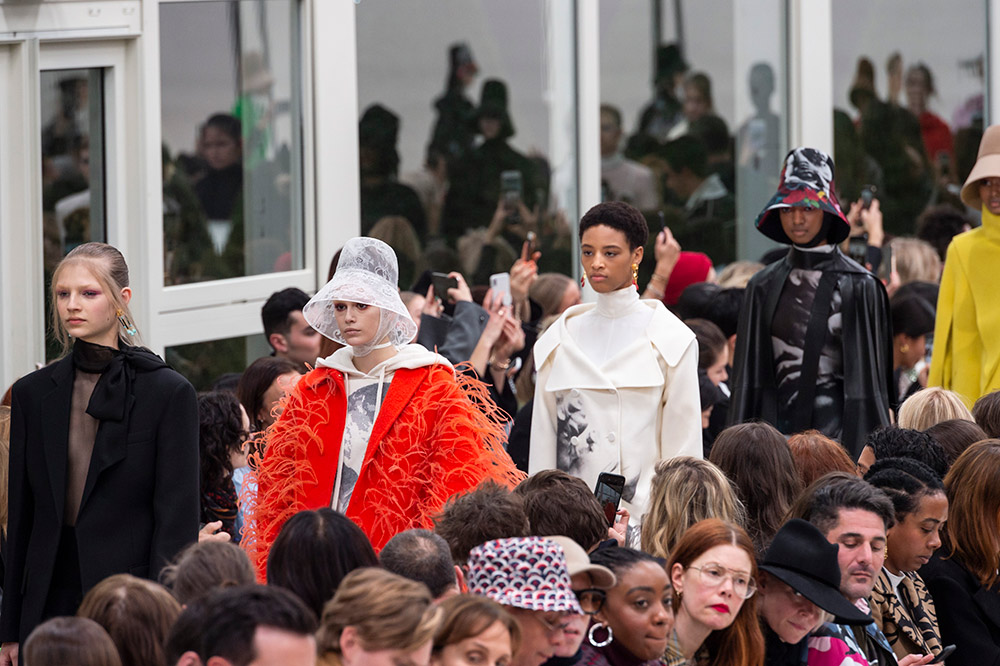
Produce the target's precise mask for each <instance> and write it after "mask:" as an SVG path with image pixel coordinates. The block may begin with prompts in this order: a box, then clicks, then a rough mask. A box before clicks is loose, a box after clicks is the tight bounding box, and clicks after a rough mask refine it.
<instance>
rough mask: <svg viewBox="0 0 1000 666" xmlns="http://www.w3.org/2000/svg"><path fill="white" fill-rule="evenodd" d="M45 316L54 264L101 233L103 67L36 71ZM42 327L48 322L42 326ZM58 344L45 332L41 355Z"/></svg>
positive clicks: (52, 352) (51, 353) (51, 354)
mask: <svg viewBox="0 0 1000 666" xmlns="http://www.w3.org/2000/svg"><path fill="white" fill-rule="evenodd" d="M39 83H40V93H41V100H40V113H41V120H42V135H41V149H42V234H43V243H44V244H43V248H44V249H43V253H44V275H43V279H44V282H45V294H46V300H45V317H46V318H45V321H46V324H48V322H49V321H50V316H51V314H50V313H51V308H52V303H51V298H50V294H51V290H50V288H49V283H50V281H51V278H52V271H53V269H55V267H56V264H58V263H59V261H60V260H61V259H62V258H63V257H64V256H66V253H67V252H69V251H70V250H72V249H73V248H74V247H76V246H77V245H81V244H83V243H88V242H90V241H104V240H105V239H106V237H107V232H106V219H105V218H106V216H105V205H104V198H105V192H106V190H105V187H104V70H103V69H100V68H91V69H62V70H52V71H43V72H41V73H40V78H39ZM46 328H47V329H48V326H47V327H46ZM61 351H62V350H61V349H60V348H59V346H58V344H57V343H56V341H55V339H54V338H53V337H52V336H51V331H49V334H48V335H47V337H46V342H45V358H46V360H52V359H53V358H57V357H58V356H59V354H60V353H61Z"/></svg>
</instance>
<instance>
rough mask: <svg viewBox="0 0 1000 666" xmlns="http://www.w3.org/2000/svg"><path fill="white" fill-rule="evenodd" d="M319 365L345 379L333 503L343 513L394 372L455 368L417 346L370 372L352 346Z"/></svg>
mask: <svg viewBox="0 0 1000 666" xmlns="http://www.w3.org/2000/svg"><path fill="white" fill-rule="evenodd" d="M316 365H317V366H322V367H326V368H331V369H333V370H336V371H338V372H340V373H341V374H342V375H343V376H344V388H345V390H346V392H347V415H346V418H345V420H344V437H343V441H342V443H341V447H340V462H339V464H338V471H337V480H336V482H335V483H334V487H333V497H332V498H331V502H330V506H331V508H333V509H334V510H336V511H340V512H344V511H346V510H347V506H348V504H350V501H351V493H352V492H353V491H354V485H355V484H356V483H357V480H358V472H359V470H360V469H361V463H362V462H363V461H364V459H365V453H366V451H367V449H368V440H369V438H370V437H371V433H372V429H373V428H374V427H375V421H376V419H377V418H378V414H379V411H380V410H381V407H382V400H383V398H384V397H385V394H386V393H387V392H388V390H389V386H390V384H391V383H392V377H393V375H394V374H395V372H396V371H397V370H400V369H407V370H414V369H416V368H423V367H426V366H429V365H443V366H445V367H447V368H449V369H451V370H452V372H454V368H453V367H452V365H451V363H450V362H449V361H448V359H446V358H445V357H444V356H441V355H440V354H436V353H434V352H432V351H428V350H427V348H425V347H423V346H421V345H417V344H410V345H406V346H405V347H402V348H401V349H400V350H399V353H397V354H396V355H394V356H392V357H391V358H388V359H386V360H385V361H383V362H382V363H379V364H378V365H376V366H375V367H374V368H372V369H371V370H370V371H369V372H367V373H365V372H362V371H360V370H358V369H357V367H356V366H355V365H354V353H353V350H352V349H351V348H350V347H343V348H341V349H338V350H337V351H335V352H334V353H333V354H331V355H329V356H327V357H326V358H321V359H318V360H317V361H316Z"/></svg>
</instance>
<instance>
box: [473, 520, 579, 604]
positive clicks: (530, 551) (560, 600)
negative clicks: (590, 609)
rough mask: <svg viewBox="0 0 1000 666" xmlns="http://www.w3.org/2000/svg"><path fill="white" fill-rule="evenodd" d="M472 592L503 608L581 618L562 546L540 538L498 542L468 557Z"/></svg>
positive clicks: (490, 542)
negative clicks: (573, 614) (576, 615)
mask: <svg viewBox="0 0 1000 666" xmlns="http://www.w3.org/2000/svg"><path fill="white" fill-rule="evenodd" d="M468 582H469V592H471V593H472V594H476V595H479V596H481V597H488V598H490V599H492V600H493V601H496V602H497V603H499V604H502V605H504V606H513V607H514V608H524V609H526V610H533V611H556V612H562V613H575V614H582V613H583V609H582V608H580V602H579V601H577V599H576V595H575V594H573V590H572V588H571V587H570V580H569V570H568V568H567V566H566V555H565V553H564V551H563V549H562V546H560V545H559V544H557V543H556V542H554V541H551V540H549V539H543V538H541V537H518V538H514V539H497V540H496V541H487V542H486V543H484V544H483V545H481V546H477V547H475V548H473V549H472V552H471V553H469V573H468Z"/></svg>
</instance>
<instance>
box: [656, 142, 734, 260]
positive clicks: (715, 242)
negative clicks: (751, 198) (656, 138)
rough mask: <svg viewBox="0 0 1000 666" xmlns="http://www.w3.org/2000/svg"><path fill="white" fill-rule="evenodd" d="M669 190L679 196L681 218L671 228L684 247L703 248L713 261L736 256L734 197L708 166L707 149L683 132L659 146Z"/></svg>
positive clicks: (730, 258)
mask: <svg viewBox="0 0 1000 666" xmlns="http://www.w3.org/2000/svg"><path fill="white" fill-rule="evenodd" d="M662 154H663V158H664V161H665V165H664V172H665V178H666V185H667V188H668V189H669V190H671V191H672V192H673V193H674V194H676V195H677V197H679V199H680V201H681V204H682V208H683V212H682V221H681V222H680V223H679V224H678V225H677V226H675V227H674V228H673V229H672V231H673V232H674V235H675V236H676V237H677V240H678V242H679V243H680V244H681V245H682V246H684V247H694V248H698V249H699V250H702V251H704V252H705V253H706V254H708V256H710V257H711V258H712V260H713V261H715V262H716V263H721V264H728V263H729V262H731V261H735V259H736V233H735V227H734V218H735V216H736V200H735V199H734V198H733V195H732V193H730V192H729V190H727V189H726V186H725V185H723V183H722V179H721V178H720V177H719V175H718V174H716V173H713V172H712V171H711V170H710V169H709V168H708V150H707V149H706V148H705V144H703V143H702V142H701V141H700V140H699V139H697V138H695V137H693V136H690V135H685V136H681V137H680V138H676V139H673V140H672V141H670V142H669V143H667V144H666V145H665V146H664V147H663V148H662Z"/></svg>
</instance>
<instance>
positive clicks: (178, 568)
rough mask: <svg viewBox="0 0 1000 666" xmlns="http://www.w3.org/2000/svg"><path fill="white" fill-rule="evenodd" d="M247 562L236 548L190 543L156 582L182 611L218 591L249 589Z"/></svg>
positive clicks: (250, 576)
mask: <svg viewBox="0 0 1000 666" xmlns="http://www.w3.org/2000/svg"><path fill="white" fill-rule="evenodd" d="M255 580H256V578H255V576H254V571H253V566H251V564H250V558H248V557H247V554H246V553H245V552H244V551H243V550H242V549H240V547H239V546H237V545H235V544H232V543H226V542H218V541H204V542H200V543H193V544H191V545H190V546H188V547H187V548H185V549H184V550H182V551H181V553H180V555H178V556H177V559H176V560H175V561H174V562H173V563H172V564H170V565H169V566H167V567H166V568H164V569H163V572H162V573H161V574H160V582H161V583H163V584H164V585H165V586H166V587H167V588H168V589H169V590H170V593H171V594H173V595H174V599H176V600H177V603H179V604H180V605H181V606H182V607H184V606H187V605H188V604H191V603H192V602H194V601H197V600H198V599H201V598H202V597H204V596H206V595H207V594H209V593H211V592H212V591H214V590H216V589H220V588H227V587H237V586H240V585H252V584H253V583H254V581H255Z"/></svg>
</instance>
